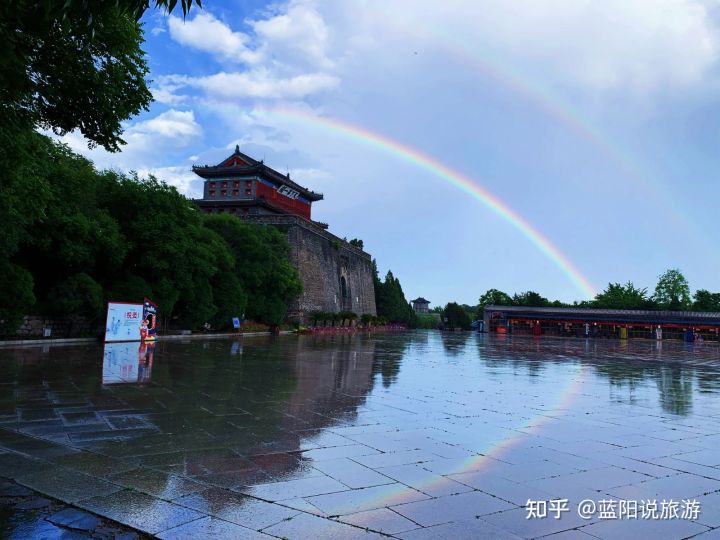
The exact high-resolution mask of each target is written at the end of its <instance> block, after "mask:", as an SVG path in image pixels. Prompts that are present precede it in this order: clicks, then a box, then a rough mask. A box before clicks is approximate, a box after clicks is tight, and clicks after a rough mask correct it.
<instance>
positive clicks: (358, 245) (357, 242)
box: [348, 238, 364, 249]
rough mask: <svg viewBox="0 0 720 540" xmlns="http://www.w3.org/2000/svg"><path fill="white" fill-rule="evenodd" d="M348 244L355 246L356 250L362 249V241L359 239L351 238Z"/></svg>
mask: <svg viewBox="0 0 720 540" xmlns="http://www.w3.org/2000/svg"><path fill="white" fill-rule="evenodd" d="M348 243H349V244H350V245H351V246H355V247H356V248H360V249H363V247H364V244H363V241H362V240H360V239H359V238H353V239H352V240H350V242H348Z"/></svg>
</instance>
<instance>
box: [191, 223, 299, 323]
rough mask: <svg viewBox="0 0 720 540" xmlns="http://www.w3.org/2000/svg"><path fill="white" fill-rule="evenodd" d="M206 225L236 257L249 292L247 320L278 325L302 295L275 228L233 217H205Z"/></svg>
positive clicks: (287, 248) (285, 245)
mask: <svg viewBox="0 0 720 540" xmlns="http://www.w3.org/2000/svg"><path fill="white" fill-rule="evenodd" d="M204 219H205V226H206V227H207V228H209V229H210V230H212V231H215V232H216V233H217V234H219V235H220V237H221V238H222V239H223V240H225V242H227V244H228V245H229V246H230V250H231V252H232V253H233V255H234V257H235V273H236V275H237V276H238V279H239V282H240V285H241V286H242V288H243V290H244V291H245V292H246V293H247V308H246V310H245V314H246V316H247V317H248V318H250V319H253V320H256V321H258V322H263V323H266V324H269V325H271V326H278V325H279V324H280V323H281V322H282V321H283V320H284V318H285V314H286V311H287V305H288V303H289V302H290V301H292V300H294V299H295V298H297V297H298V296H299V295H300V293H301V292H302V283H301V282H300V278H299V276H298V273H297V270H296V269H295V267H294V266H293V265H292V264H291V263H290V259H289V257H288V256H289V253H290V246H289V245H288V243H287V240H286V239H285V236H284V235H283V234H282V233H281V232H280V231H279V230H277V229H276V228H274V227H267V226H262V225H253V224H248V223H243V222H242V221H241V220H240V219H238V218H237V217H235V216H230V215H218V214H216V215H208V216H205V218H204Z"/></svg>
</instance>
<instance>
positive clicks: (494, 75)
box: [386, 17, 705, 234]
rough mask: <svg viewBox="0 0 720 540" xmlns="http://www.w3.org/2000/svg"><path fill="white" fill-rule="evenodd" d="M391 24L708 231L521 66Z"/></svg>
mask: <svg viewBox="0 0 720 540" xmlns="http://www.w3.org/2000/svg"><path fill="white" fill-rule="evenodd" d="M386 22H387V24H389V25H391V26H392V27H393V28H394V29H395V30H396V31H397V32H402V33H404V34H406V35H410V36H412V35H413V34H417V33H418V31H419V30H421V31H422V32H424V33H425V35H426V36H430V37H431V38H432V42H433V44H436V45H437V44H440V47H441V48H443V49H444V50H445V51H447V52H448V53H449V54H451V55H453V57H455V58H457V59H459V60H461V61H462V62H464V63H465V64H467V65H468V66H469V67H471V68H472V69H474V70H476V71H478V72H480V73H482V74H483V75H484V76H486V77H488V78H490V79H492V80H493V81H495V82H497V83H498V84H500V85H502V86H503V87H505V88H507V89H508V90H510V91H511V92H513V93H514V94H515V95H518V96H521V97H522V98H523V99H525V100H526V101H528V102H529V103H532V104H533V105H534V106H535V107H537V108H538V109H539V110H540V111H542V112H543V113H544V114H546V115H547V117H548V118H551V119H552V120H553V121H554V122H556V123H557V124H559V125H562V126H563V127H564V128H565V129H566V130H568V131H569V132H570V133H573V134H575V135H576V136H578V137H579V138H581V139H583V140H585V141H586V142H587V143H589V144H590V146H592V147H594V148H595V149H596V150H597V151H599V153H600V154H601V155H603V156H605V157H606V158H608V159H609V160H610V161H612V162H613V163H615V164H616V165H617V166H618V167H619V171H620V172H621V173H622V174H623V175H624V176H625V177H626V178H628V179H631V180H632V181H634V182H635V183H637V184H639V185H641V186H642V188H643V193H644V194H646V196H650V197H654V198H655V199H656V200H657V202H658V203H659V204H660V206H661V207H662V212H663V215H664V216H666V217H669V218H670V219H671V220H672V221H673V222H674V223H675V224H677V225H682V226H684V228H687V229H688V230H689V231H691V232H692V233H693V234H705V232H704V231H702V230H701V229H699V228H698V227H697V225H696V224H695V223H693V222H691V221H690V220H688V217H687V215H685V214H683V213H682V212H681V211H680V210H679V208H678V204H677V201H676V200H673V198H672V197H671V196H670V193H669V191H668V189H658V183H659V179H658V178H652V179H650V178H648V177H647V175H646V174H644V173H642V172H641V170H640V168H639V166H638V165H637V164H636V163H635V161H634V160H633V159H632V158H631V157H630V156H629V155H628V154H627V152H626V151H624V150H623V149H621V148H620V147H618V145H617V144H613V143H611V142H610V141H609V140H608V137H607V136H606V135H605V134H603V133H602V132H601V131H600V129H598V128H597V127H596V126H594V125H593V124H592V122H591V121H590V120H588V119H587V118H586V117H584V116H583V115H582V114H581V113H580V111H578V110H577V108H574V107H572V106H571V105H569V104H568V103H567V100H564V99H562V98H561V97H560V96H559V95H557V93H553V92H551V91H550V90H549V89H548V88H547V87H545V86H543V85H541V84H540V83H538V82H537V81H534V80H532V79H531V78H529V77H528V76H527V75H525V74H523V73H521V72H520V71H519V70H517V69H514V70H513V69H511V64H510V63H508V62H504V63H503V62H500V61H498V60H496V59H494V58H493V55H491V54H482V53H483V51H482V50H480V49H478V48H476V47H471V46H470V45H468V44H467V43H466V42H465V41H463V40H461V39H459V38H458V36H456V35H452V34H445V33H443V32H440V31H438V28H436V27H431V26H429V25H426V24H423V21H422V20H421V21H414V24H413V25H412V26H408V25H402V24H400V19H398V18H397V17H388V19H387V21H386Z"/></svg>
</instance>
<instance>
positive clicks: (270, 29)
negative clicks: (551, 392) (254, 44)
mask: <svg viewBox="0 0 720 540" xmlns="http://www.w3.org/2000/svg"><path fill="white" fill-rule="evenodd" d="M250 24H251V26H252V28H253V30H254V31H255V34H256V36H257V40H258V41H259V43H260V44H261V46H260V52H261V53H262V55H263V56H264V57H265V58H272V59H274V60H275V61H279V62H282V63H284V64H301V65H305V64H308V65H311V66H314V67H322V68H330V67H332V66H333V64H334V62H333V61H332V60H331V59H330V58H329V57H328V52H327V50H328V46H329V38H330V29H329V28H328V25H327V24H326V23H325V20H324V19H323V17H322V16H321V15H320V13H319V12H318V11H317V9H316V7H315V5H314V2H308V1H294V2H290V3H289V4H288V5H287V6H286V7H285V8H284V10H283V11H282V12H280V13H278V14H276V15H275V16H273V17H270V18H267V19H264V20H256V21H251V22H250Z"/></svg>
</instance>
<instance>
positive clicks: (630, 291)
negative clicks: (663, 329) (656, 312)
mask: <svg viewBox="0 0 720 540" xmlns="http://www.w3.org/2000/svg"><path fill="white" fill-rule="evenodd" d="M592 306H593V307H597V308H603V309H651V308H652V307H653V304H652V301H651V300H650V298H649V297H648V294H647V288H643V289H640V288H638V287H635V285H634V284H633V282H632V281H628V282H627V283H626V284H625V285H622V284H620V283H608V286H607V287H606V288H605V290H604V291H603V292H601V293H599V294H598V295H596V296H595V299H594V300H593V301H592Z"/></svg>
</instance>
